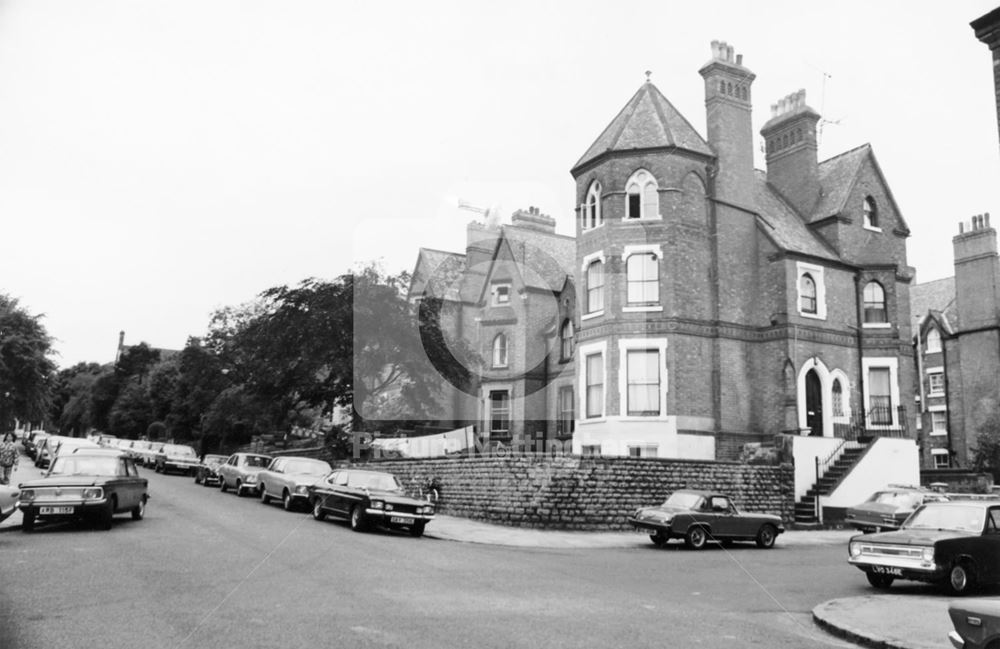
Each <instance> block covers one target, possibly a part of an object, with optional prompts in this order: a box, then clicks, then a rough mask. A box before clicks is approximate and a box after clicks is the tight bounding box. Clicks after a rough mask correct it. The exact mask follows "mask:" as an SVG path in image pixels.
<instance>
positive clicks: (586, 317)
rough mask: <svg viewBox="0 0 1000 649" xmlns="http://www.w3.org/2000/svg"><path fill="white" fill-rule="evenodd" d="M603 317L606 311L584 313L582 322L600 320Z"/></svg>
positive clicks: (581, 317)
mask: <svg viewBox="0 0 1000 649" xmlns="http://www.w3.org/2000/svg"><path fill="white" fill-rule="evenodd" d="M602 315H604V310H603V309H601V310H600V311H594V312H593V313H584V314H583V315H582V316H580V319H581V320H591V319H593V318H599V317H601V316H602Z"/></svg>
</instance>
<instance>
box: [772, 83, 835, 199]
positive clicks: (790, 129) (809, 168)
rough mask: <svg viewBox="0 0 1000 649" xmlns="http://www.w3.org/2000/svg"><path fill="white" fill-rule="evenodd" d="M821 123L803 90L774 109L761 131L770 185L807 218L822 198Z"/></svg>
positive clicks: (779, 103) (780, 102)
mask: <svg viewBox="0 0 1000 649" xmlns="http://www.w3.org/2000/svg"><path fill="white" fill-rule="evenodd" d="M818 122H819V113H817V112H816V111H815V110H813V109H812V108H810V107H809V106H807V105H806V91H805V90H799V91H798V92H794V93H792V94H790V95H788V96H787V97H785V98H784V99H782V100H781V101H779V102H778V103H776V104H772V105H771V119H770V120H768V122H767V123H766V124H764V128H762V129H761V130H760V134H761V135H763V136H764V142H765V146H766V151H767V156H766V159H767V182H769V183H771V184H772V185H773V186H774V187H775V188H776V189H777V190H778V191H779V192H781V194H782V196H784V197H785V198H786V199H788V201H789V202H790V203H791V204H792V205H793V206H795V209H797V210H798V211H799V213H800V214H801V215H802V216H805V217H808V216H809V215H811V214H812V211H813V209H814V208H815V207H816V202H817V201H818V200H819V194H820V186H819V161H818V156H817V151H818V147H817V142H816V124H817V123H818Z"/></svg>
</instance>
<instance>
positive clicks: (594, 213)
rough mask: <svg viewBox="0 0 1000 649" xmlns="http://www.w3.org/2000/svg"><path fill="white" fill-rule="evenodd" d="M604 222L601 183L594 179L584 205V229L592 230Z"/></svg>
mask: <svg viewBox="0 0 1000 649" xmlns="http://www.w3.org/2000/svg"><path fill="white" fill-rule="evenodd" d="M603 224H604V215H602V214H601V184H600V183H599V182H597V181H594V182H593V183H591V184H590V189H589V190H587V202H586V203H584V206H583V229H584V230H590V229H593V228H596V227H597V226H599V225H603Z"/></svg>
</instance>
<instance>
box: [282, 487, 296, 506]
mask: <svg viewBox="0 0 1000 649" xmlns="http://www.w3.org/2000/svg"><path fill="white" fill-rule="evenodd" d="M281 506H282V507H284V508H285V511H286V512H290V511H292V510H293V509H294V508H295V504H294V503H293V502H292V494H290V493H288V489H285V492H284V493H283V494H281Z"/></svg>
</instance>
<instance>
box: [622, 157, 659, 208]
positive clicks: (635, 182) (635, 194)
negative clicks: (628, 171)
mask: <svg viewBox="0 0 1000 649" xmlns="http://www.w3.org/2000/svg"><path fill="white" fill-rule="evenodd" d="M625 193H626V199H627V200H628V204H627V205H626V209H625V218H628V219H658V218H660V194H659V191H658V190H657V186H656V179H654V178H653V176H652V174H650V173H649V172H648V171H646V170H645V169H640V170H639V171H637V172H635V173H634V174H632V177H631V178H629V181H628V183H626V184H625Z"/></svg>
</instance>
